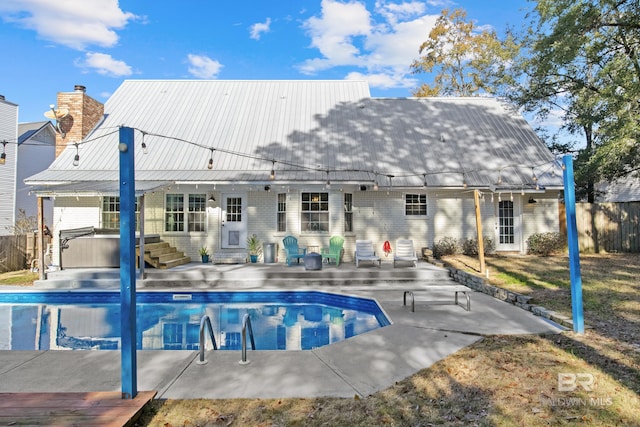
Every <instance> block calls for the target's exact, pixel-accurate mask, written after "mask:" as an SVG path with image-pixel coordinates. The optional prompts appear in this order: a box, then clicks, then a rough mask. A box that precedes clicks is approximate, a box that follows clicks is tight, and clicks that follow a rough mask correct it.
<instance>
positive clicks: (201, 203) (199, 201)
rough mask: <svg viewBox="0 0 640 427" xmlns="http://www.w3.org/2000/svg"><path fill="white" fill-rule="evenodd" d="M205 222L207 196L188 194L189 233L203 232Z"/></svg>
mask: <svg viewBox="0 0 640 427" xmlns="http://www.w3.org/2000/svg"><path fill="white" fill-rule="evenodd" d="M206 222H207V195H206V194H189V216H188V223H189V224H188V226H189V231H205V226H206Z"/></svg>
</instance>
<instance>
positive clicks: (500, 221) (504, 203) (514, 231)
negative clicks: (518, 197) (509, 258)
mask: <svg viewBox="0 0 640 427" xmlns="http://www.w3.org/2000/svg"><path fill="white" fill-rule="evenodd" d="M496 207H497V210H498V214H497V215H496V218H497V223H496V250H497V251H517V252H520V212H519V209H518V208H517V203H515V202H514V201H513V200H500V201H498V204H497V206H496Z"/></svg>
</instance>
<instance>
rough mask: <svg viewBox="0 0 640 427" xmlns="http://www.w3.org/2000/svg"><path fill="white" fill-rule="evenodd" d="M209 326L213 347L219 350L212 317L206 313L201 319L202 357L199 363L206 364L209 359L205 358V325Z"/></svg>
mask: <svg viewBox="0 0 640 427" xmlns="http://www.w3.org/2000/svg"><path fill="white" fill-rule="evenodd" d="M205 326H206V327H207V329H208V330H209V337H210V338H211V343H212V344H213V349H214V350H217V349H218V345H217V344H216V337H215V336H214V335H213V326H211V319H209V316H207V315H206V314H205V315H204V316H202V319H200V358H199V359H198V362H197V363H198V365H206V363H207V360H206V359H205V358H204V327H205Z"/></svg>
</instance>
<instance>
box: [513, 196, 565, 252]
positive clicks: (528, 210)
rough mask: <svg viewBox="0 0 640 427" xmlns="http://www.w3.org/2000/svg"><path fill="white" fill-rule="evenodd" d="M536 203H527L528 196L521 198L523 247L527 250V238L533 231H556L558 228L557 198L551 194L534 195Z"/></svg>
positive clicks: (523, 249) (524, 250)
mask: <svg viewBox="0 0 640 427" xmlns="http://www.w3.org/2000/svg"><path fill="white" fill-rule="evenodd" d="M534 199H535V200H536V203H533V204H529V203H528V200H529V198H528V197H525V200H523V209H522V220H523V227H522V229H523V248H522V251H523V252H526V251H527V239H528V238H529V236H531V235H532V234H534V233H546V232H551V231H558V230H559V228H560V216H559V215H560V211H559V207H558V198H557V197H553V195H541V197H538V195H535V196H534Z"/></svg>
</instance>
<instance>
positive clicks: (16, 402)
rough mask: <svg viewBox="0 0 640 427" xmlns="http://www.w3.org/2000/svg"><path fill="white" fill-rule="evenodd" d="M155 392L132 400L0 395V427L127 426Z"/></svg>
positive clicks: (115, 395) (108, 395)
mask: <svg viewBox="0 0 640 427" xmlns="http://www.w3.org/2000/svg"><path fill="white" fill-rule="evenodd" d="M155 395H156V392H155V391H141V392H138V395H137V396H136V397H135V398H134V399H122V394H121V393H120V392H90V393H0V425H5V426H22V425H31V426H86V425H91V426H113V427H116V426H118V427H121V426H129V425H132V424H133V422H134V421H135V419H136V418H137V417H138V415H139V414H140V411H141V410H142V408H143V407H144V406H145V405H146V404H147V403H149V402H150V401H151V400H152V399H153V398H154V396H155Z"/></svg>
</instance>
